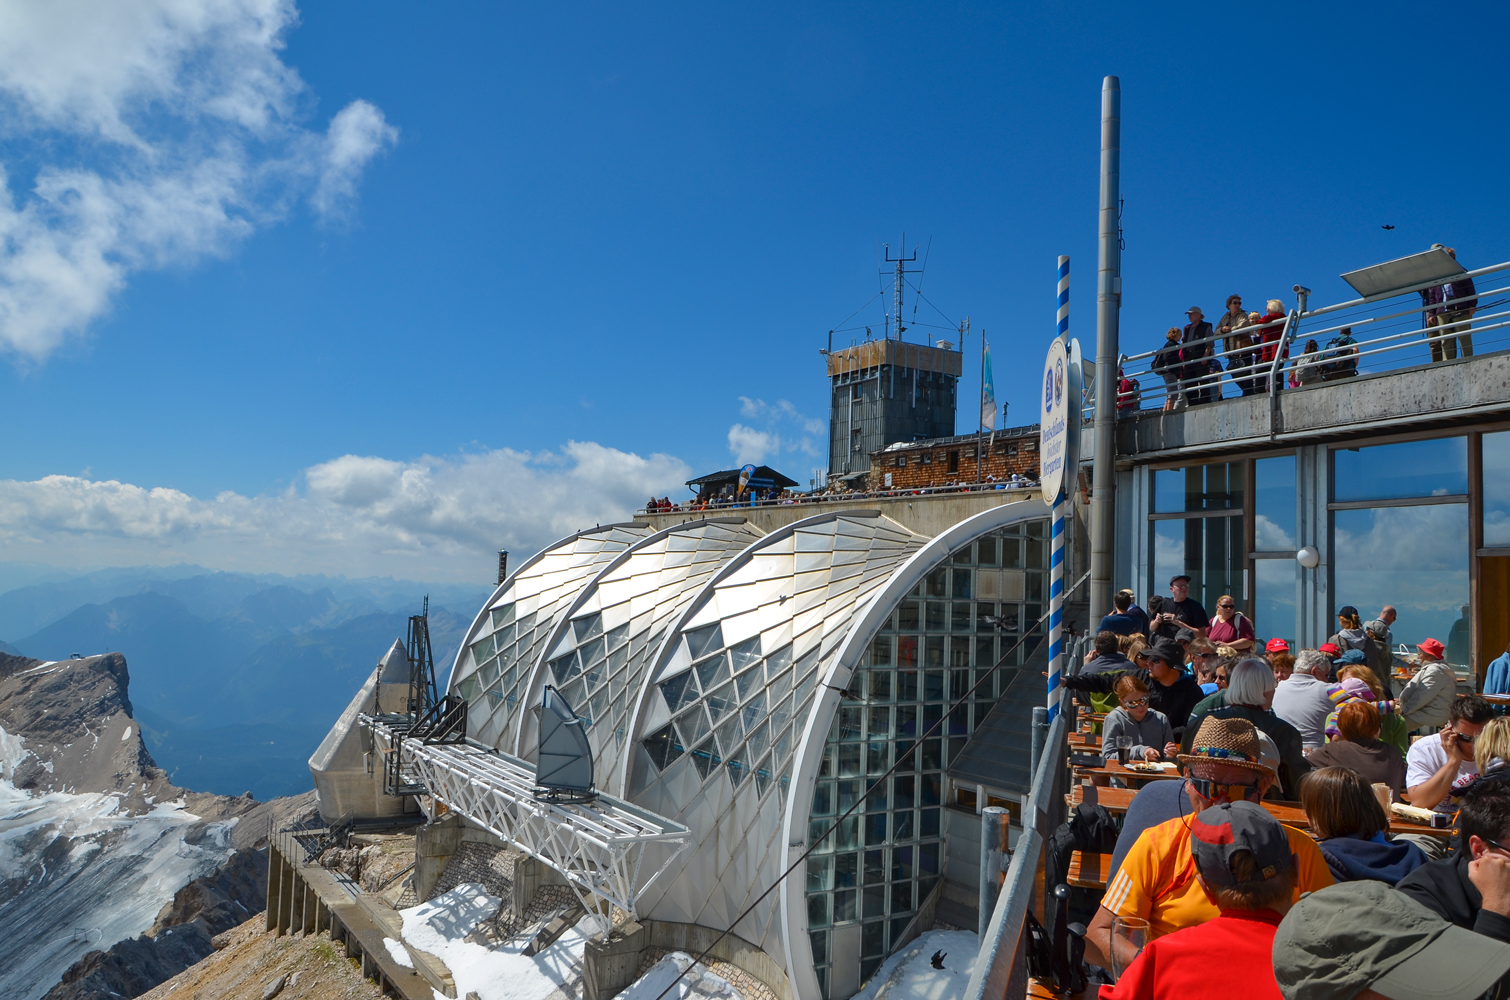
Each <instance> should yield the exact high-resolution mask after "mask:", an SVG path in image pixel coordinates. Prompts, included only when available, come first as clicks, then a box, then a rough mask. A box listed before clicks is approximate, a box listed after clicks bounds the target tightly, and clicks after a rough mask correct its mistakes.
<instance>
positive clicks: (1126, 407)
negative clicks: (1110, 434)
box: [1117, 368, 1143, 419]
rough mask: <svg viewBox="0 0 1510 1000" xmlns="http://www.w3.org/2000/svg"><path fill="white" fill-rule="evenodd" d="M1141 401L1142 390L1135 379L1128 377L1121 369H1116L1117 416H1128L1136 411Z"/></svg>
mask: <svg viewBox="0 0 1510 1000" xmlns="http://www.w3.org/2000/svg"><path fill="white" fill-rule="evenodd" d="M1142 402H1143V390H1142V387H1141V386H1139V385H1138V382H1137V380H1136V379H1130V378H1128V377H1127V375H1126V373H1124V372H1123V371H1122V369H1120V368H1118V369H1117V418H1118V419H1121V418H1122V417H1130V416H1132V415H1133V414H1134V413H1137V412H1138V404H1140V403H1142Z"/></svg>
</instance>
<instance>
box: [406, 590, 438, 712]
mask: <svg viewBox="0 0 1510 1000" xmlns="http://www.w3.org/2000/svg"><path fill="white" fill-rule="evenodd" d="M439 700H440V698H439V696H438V694H437V693H436V690H435V658H434V657H433V656H432V655H431V653H430V595H429V594H426V595H425V609H424V611H423V613H421V614H417V615H410V616H409V705H408V708H409V714H410V715H412V716H414V717H415V718H416V719H417V718H419V717H420V716H422V715H424V714H425V713H426V712H427V711H429V709H430V708H431V707H432V706H433V705H435V704H436V703H437V702H438V701H439Z"/></svg>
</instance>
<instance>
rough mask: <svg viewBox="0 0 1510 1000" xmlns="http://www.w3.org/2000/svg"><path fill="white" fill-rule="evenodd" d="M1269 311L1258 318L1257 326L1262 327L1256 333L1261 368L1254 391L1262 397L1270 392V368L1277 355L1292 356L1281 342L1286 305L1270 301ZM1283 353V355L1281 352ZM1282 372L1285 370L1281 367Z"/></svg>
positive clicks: (1255, 379)
mask: <svg viewBox="0 0 1510 1000" xmlns="http://www.w3.org/2000/svg"><path fill="white" fill-rule="evenodd" d="M1268 309H1269V311H1268V312H1266V313H1264V314H1263V315H1262V316H1260V317H1258V319H1257V321H1256V322H1255V323H1254V325H1255V326H1259V327H1262V329H1260V330H1258V331H1256V332H1257V334H1258V343H1259V348H1258V361H1259V368H1258V372H1257V374H1256V375H1254V377H1253V391H1254V392H1256V393H1258V394H1260V395H1262V394H1263V393H1266V392H1268V391H1269V368H1270V367H1271V366H1272V365H1273V364H1274V357H1275V355H1279V356H1280V357H1281V358H1288V357H1289V356H1290V349H1289V348H1288V347H1286V346H1285V345H1283V344H1280V343H1279V340H1280V338H1281V337H1282V336H1284V325H1285V324H1284V318H1285V304H1284V303H1283V302H1281V301H1279V300H1278V299H1270V300H1269V301H1268ZM1281 351H1283V353H1282V354H1281V353H1280V352H1281ZM1281 370H1283V368H1282V367H1281Z"/></svg>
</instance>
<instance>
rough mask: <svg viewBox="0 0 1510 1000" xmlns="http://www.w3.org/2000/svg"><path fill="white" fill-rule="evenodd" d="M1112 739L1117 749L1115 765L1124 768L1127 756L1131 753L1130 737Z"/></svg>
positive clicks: (1131, 742)
mask: <svg viewBox="0 0 1510 1000" xmlns="http://www.w3.org/2000/svg"><path fill="white" fill-rule="evenodd" d="M1112 739H1114V740H1116V741H1117V742H1116V744H1115V746H1116V749H1117V763H1118V764H1121V765H1122V766H1123V767H1126V766H1127V758H1128V755H1129V754H1130V753H1131V752H1132V748H1133V740H1132V737H1131V736H1114V737H1112Z"/></svg>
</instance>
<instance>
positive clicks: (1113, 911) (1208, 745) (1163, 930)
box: [1085, 716, 1332, 968]
mask: <svg viewBox="0 0 1510 1000" xmlns="http://www.w3.org/2000/svg"><path fill="white" fill-rule="evenodd" d="M1179 760H1180V763H1181V764H1184V765H1185V792H1186V795H1187V796H1188V797H1189V799H1190V807H1191V815H1187V816H1176V817H1175V818H1174V819H1172V820H1168V821H1167V822H1164V823H1160V824H1159V825H1158V826H1152V827H1149V828H1148V829H1147V830H1144V831H1143V833H1142V835H1141V836H1139V837H1138V840H1137V842H1136V843H1135V844H1133V846H1132V849H1131V850H1129V851H1128V852H1127V856H1126V857H1125V858H1124V859H1123V861H1122V867H1121V869H1119V870H1118V871H1117V873H1116V875H1115V876H1113V878H1112V880H1111V883H1110V884H1109V885H1108V886H1107V889H1106V895H1105V896H1104V897H1103V898H1102V900H1101V907H1100V909H1098V910H1097V911H1096V916H1095V918H1094V919H1092V920H1091V924H1090V927H1089V928H1087V930H1086V933H1085V944H1086V955H1085V957H1086V961H1089V962H1095V963H1096V964H1098V965H1101V966H1103V967H1106V968H1110V967H1111V959H1110V957H1109V956H1110V954H1111V948H1112V947H1114V946H1115V947H1116V948H1117V950H1118V953H1119V954H1121V955H1124V956H1125V961H1124V962H1123V963H1122V964H1123V967H1126V965H1127V964H1128V963H1130V962H1131V961H1132V958H1133V956H1134V955H1135V954H1136V953H1137V948H1136V947H1134V946H1132V945H1131V944H1130V943H1128V942H1126V941H1118V942H1116V943H1115V945H1114V942H1113V941H1112V920H1113V918H1114V917H1141V918H1142V919H1144V920H1147V921H1148V924H1149V938H1150V939H1153V938H1158V937H1162V936H1163V935H1165V934H1170V933H1173V932H1174V931H1177V930H1179V929H1181V928H1182V927H1194V926H1196V925H1197V924H1203V923H1205V922H1206V921H1208V920H1212V919H1214V918H1216V917H1217V916H1218V915H1219V913H1220V911H1219V910H1218V909H1217V906H1216V903H1215V902H1213V901H1212V899H1211V897H1210V896H1209V895H1208V894H1207V892H1206V890H1205V889H1204V888H1203V887H1202V885H1201V883H1200V881H1199V880H1198V879H1197V878H1196V870H1195V858H1194V856H1193V855H1192V854H1191V851H1190V827H1191V824H1192V823H1193V822H1194V817H1195V816H1197V815H1199V814H1201V813H1202V812H1204V811H1206V810H1207V809H1210V808H1211V807H1212V806H1214V805H1219V804H1221V803H1223V802H1240V801H1248V802H1255V803H1256V802H1259V801H1260V800H1261V799H1262V798H1263V797H1264V793H1265V792H1267V791H1268V790H1269V789H1270V788H1272V787H1273V786H1274V784H1275V782H1276V781H1278V776H1277V775H1276V774H1275V772H1274V769H1273V768H1272V767H1270V766H1268V765H1267V764H1265V763H1264V762H1263V756H1262V749H1261V746H1260V743H1259V739H1258V730H1257V728H1255V727H1254V725H1253V723H1251V722H1249V721H1248V720H1247V719H1237V718H1233V719H1217V718H1213V717H1211V716H1207V717H1206V718H1205V719H1203V720H1202V721H1201V728H1200V730H1199V731H1198V732H1197V733H1196V737H1195V742H1194V743H1193V744H1192V746H1191V748H1190V753H1188V754H1180V757H1179ZM1284 832H1285V836H1286V837H1287V838H1288V839H1289V842H1290V850H1291V851H1292V852H1293V853H1294V855H1295V860H1296V871H1295V874H1296V879H1295V898H1296V899H1299V898H1300V894H1301V893H1305V892H1312V891H1314V890H1316V889H1321V888H1324V887H1326V886H1329V885H1331V884H1332V875H1331V872H1330V871H1329V870H1328V869H1327V865H1326V860H1325V859H1324V858H1323V857H1322V856H1321V851H1320V849H1318V848H1317V846H1316V842H1315V841H1314V840H1312V839H1311V838H1310V837H1309V836H1308V835H1306V834H1305V833H1304V832H1303V831H1300V830H1296V829H1293V828H1291V827H1288V826H1287V827H1285V828H1284Z"/></svg>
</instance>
